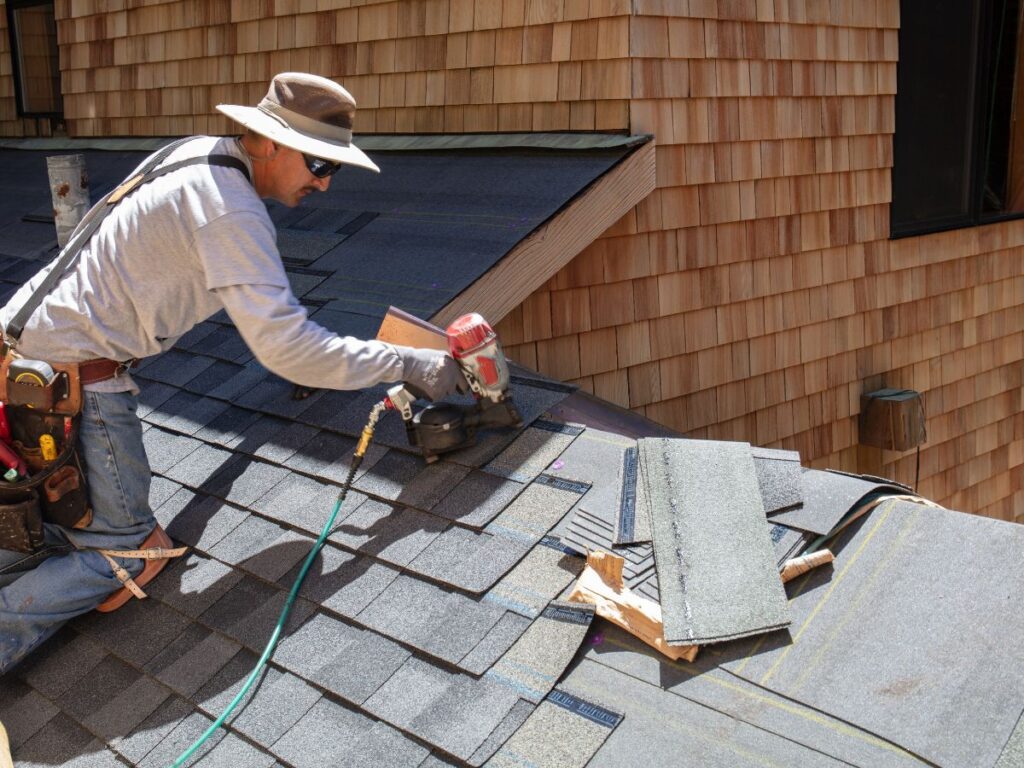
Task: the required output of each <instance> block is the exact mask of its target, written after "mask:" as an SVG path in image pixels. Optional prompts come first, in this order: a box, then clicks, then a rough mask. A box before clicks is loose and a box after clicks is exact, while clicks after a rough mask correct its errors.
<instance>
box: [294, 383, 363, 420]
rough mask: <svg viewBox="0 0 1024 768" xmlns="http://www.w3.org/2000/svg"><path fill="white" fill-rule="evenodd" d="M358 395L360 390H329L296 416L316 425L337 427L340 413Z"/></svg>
mask: <svg viewBox="0 0 1024 768" xmlns="http://www.w3.org/2000/svg"><path fill="white" fill-rule="evenodd" d="M358 397H359V392H358V391H341V390H336V389H332V390H328V391H326V392H324V394H323V397H321V398H320V399H318V400H317V401H316V402H314V403H310V405H309V407H308V408H306V409H305V410H304V411H302V412H301V413H300V414H298V416H297V417H296V418H297V419H298V420H299V421H301V422H303V423H304V424H310V425H312V426H315V427H321V428H323V429H337V418H338V415H339V414H340V413H341V412H342V411H344V410H345V408H347V407H348V406H349V405H350V404H351V403H352V402H353V401H354V400H356V399H357V398H358Z"/></svg>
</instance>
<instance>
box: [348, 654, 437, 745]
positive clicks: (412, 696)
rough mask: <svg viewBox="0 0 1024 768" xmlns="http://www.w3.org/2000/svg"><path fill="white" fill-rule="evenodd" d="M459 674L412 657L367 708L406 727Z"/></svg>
mask: <svg viewBox="0 0 1024 768" xmlns="http://www.w3.org/2000/svg"><path fill="white" fill-rule="evenodd" d="M455 678H456V674H455V673H453V672H448V671H447V670H444V669H441V668H440V667H436V666H434V665H433V664H431V663H429V662H427V661H424V660H423V659H420V658H417V657H416V656H412V657H410V658H409V660H408V661H406V662H405V664H403V665H402V666H401V668H400V669H399V670H398V671H397V672H395V674H394V675H392V676H391V679H390V680H388V681H387V682H386V683H385V684H384V685H383V686H381V688H380V689H379V690H378V691H377V692H376V693H375V694H373V696H371V697H370V698H369V699H367V700H366V702H365V703H364V704H363V709H364V710H365V711H367V712H369V713H370V714H372V715H374V716H376V717H379V718H380V719H382V720H385V721H387V722H389V723H391V724H392V725H395V726H397V727H399V728H401V729H403V730H406V731H408V730H410V728H409V726H410V725H412V722H413V721H414V720H415V719H416V718H417V717H418V716H419V715H420V714H421V713H422V712H424V711H427V710H428V709H429V708H430V707H431V705H432V704H433V703H434V701H436V700H437V699H439V698H440V697H441V696H442V695H443V694H444V693H445V691H446V690H447V689H448V686H449V685H451V683H452V681H453V680H454V679H455Z"/></svg>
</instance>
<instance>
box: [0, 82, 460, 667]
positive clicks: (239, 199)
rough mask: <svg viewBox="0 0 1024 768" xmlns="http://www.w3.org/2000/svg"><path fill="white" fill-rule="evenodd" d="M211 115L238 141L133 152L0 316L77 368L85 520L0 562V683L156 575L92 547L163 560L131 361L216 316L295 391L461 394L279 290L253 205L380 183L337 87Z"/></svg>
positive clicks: (39, 354) (428, 362)
mask: <svg viewBox="0 0 1024 768" xmlns="http://www.w3.org/2000/svg"><path fill="white" fill-rule="evenodd" d="M217 109H219V110H220V111H221V112H223V113H224V114H226V115H228V116H229V117H231V118H232V119H233V120H236V121H237V122H239V123H241V124H242V125H243V126H245V128H246V132H245V134H244V135H243V136H241V137H240V138H217V137H193V138H191V139H188V140H183V141H182V142H178V143H177V144H175V145H172V149H171V150H170V151H163V150H162V151H161V152H160V153H156V154H155V155H154V156H151V157H150V158H148V159H147V161H146V162H144V163H143V164H142V165H141V166H139V168H137V169H136V171H135V172H133V174H132V175H131V176H130V177H129V179H128V180H126V182H124V183H123V184H122V185H121V187H119V188H118V189H117V190H115V191H114V192H113V193H111V195H110V196H108V198H105V200H104V201H101V202H100V203H98V204H97V205H96V206H94V208H93V210H92V211H90V213H89V215H88V216H87V217H86V219H85V220H84V221H83V223H82V224H81V225H80V226H79V228H78V230H76V233H75V235H74V236H73V237H72V240H71V241H70V242H69V245H68V246H67V247H66V248H65V250H64V252H63V254H62V255H66V254H68V253H69V252H71V251H72V250H73V249H74V248H76V247H79V246H80V249H79V250H78V251H77V252H75V253H76V255H75V256H74V260H73V261H71V262H70V263H69V264H67V265H66V266H65V267H64V269H63V271H61V270H59V269H57V268H54V267H53V265H51V266H50V267H47V268H46V269H44V270H43V271H42V272H40V274H39V275H37V276H36V277H34V278H32V280H30V281H29V282H28V284H26V285H25V286H23V287H22V288H21V289H20V290H19V291H18V293H17V294H15V296H14V297H13V298H12V299H11V300H10V302H9V303H8V304H7V306H6V307H4V308H3V310H0V324H2V325H3V328H4V336H5V338H4V341H5V343H6V344H8V345H14V344H16V348H17V352H18V353H20V354H21V355H22V356H24V357H26V358H30V359H36V360H42V361H50V362H60V363H83V362H85V361H89V362H88V366H89V368H88V370H89V371H92V372H94V373H93V375H90V376H88V377H87V376H85V375H84V374H83V377H82V382H83V384H84V387H83V390H84V391H83V408H82V418H81V427H80V432H79V442H78V449H79V454H80V456H81V457H82V459H83V461H84V463H85V466H86V479H87V482H88V487H89V502H90V505H91V507H92V512H93V517H92V522H91V523H90V524H89V525H88V526H87V527H85V528H82V529H72V528H66V527H62V526H58V525H55V524H53V523H46V525H45V526H44V528H45V544H44V545H43V547H42V548H41V549H39V550H38V551H36V552H35V553H33V554H29V555H26V554H23V553H19V552H14V551H10V550H0V674H2V673H4V672H5V671H6V670H8V669H10V668H11V667H13V666H14V665H15V664H16V663H17V662H18V661H19V660H20V659H22V658H23V657H24V656H25V655H26V654H27V653H29V652H30V651H32V650H33V649H34V648H35V647H37V646H38V645H39V644H40V643H41V642H43V641H44V640H45V639H46V638H47V637H49V636H50V635H51V634H52V633H53V632H54V631H55V630H56V629H57V628H58V627H60V625H61V624H63V623H64V622H65V621H67V620H68V619H70V618H72V617H73V616H76V615H78V614H81V613H84V612H86V611H91V610H93V609H94V608H97V607H98V606H99V607H100V609H101V610H113V609H115V608H116V607H118V606H119V605H121V604H122V603H123V602H125V601H126V600H127V599H129V598H130V597H131V594H133V593H134V594H136V595H138V594H139V591H141V590H139V587H141V586H143V585H144V584H145V583H146V582H147V581H148V580H149V579H151V578H152V577H153V576H155V575H156V573H157V572H159V570H160V568H161V567H162V566H163V565H164V564H165V563H166V560H165V559H162V557H157V558H156V559H143V558H140V557H138V556H120V557H110V556H109V555H104V554H103V553H101V552H100V551H99V550H118V551H126V550H127V551H130V550H135V549H136V548H142V549H143V550H149V551H150V555H151V556H155V555H159V556H162V555H164V554H166V551H165V550H166V549H167V548H170V547H172V546H173V544H172V543H171V541H170V539H169V537H168V536H167V535H166V534H165V533H164V532H163V530H162V529H160V528H159V526H157V525H156V522H155V519H154V517H153V512H152V510H151V509H150V507H149V481H150V469H149V464H148V460H147V458H146V454H145V450H144V448H143V444H142V429H141V425H140V423H139V419H138V417H137V415H136V399H135V397H136V394H137V392H138V389H137V387H136V386H135V384H134V382H133V381H132V379H131V376H130V375H129V373H128V371H127V368H128V366H129V365H130V363H131V362H132V361H134V360H136V359H138V358H142V357H147V356H149V355H155V354H158V353H160V352H163V351H165V350H167V349H170V348H171V347H172V346H173V345H174V343H175V341H176V340H177V339H178V338H179V337H180V336H181V335H183V334H184V333H186V332H187V331H189V330H190V329H191V328H192V327H194V326H195V325H196V324H197V323H199V322H201V321H203V320H205V319H207V318H208V317H210V316H211V315H213V314H214V313H215V312H217V311H219V310H220V309H225V310H226V311H227V313H228V315H229V316H230V317H231V319H232V320H233V321H234V323H235V325H236V326H237V328H238V330H239V332H240V333H241V335H242V338H243V339H244V340H245V342H246V343H247V344H248V346H249V348H250V349H251V350H252V352H253V354H254V355H255V356H256V358H257V359H258V360H259V362H260V363H261V364H262V365H264V366H265V367H266V368H268V369H269V370H271V371H273V372H274V373H276V374H278V375H279V376H281V377H283V378H285V379H288V380H290V381H293V382H295V383H297V384H302V385H306V386H310V387H322V388H332V389H358V388H363V387H367V386H371V385H374V384H378V383H381V382H396V381H404V382H406V383H407V384H408V385H411V386H412V388H413V389H414V390H418V391H419V393H420V394H422V395H423V396H425V397H428V398H430V399H438V398H440V397H443V396H445V395H448V394H451V393H453V392H455V391H456V390H459V389H462V388H463V387H464V386H465V380H464V379H463V378H462V374H461V372H460V371H459V368H458V366H457V365H456V364H455V362H454V361H453V360H452V359H451V358H450V357H448V356H447V355H444V354H442V353H440V352H436V351H433V350H423V349H414V348H410V347H400V346H394V345H391V344H385V343H382V342H378V341H361V340H358V339H354V338H351V337H344V338H343V337H340V336H338V335H336V334H334V333H331V332H330V331H327V330H326V329H324V328H322V327H320V326H318V325H317V324H315V323H313V322H311V321H310V320H309V319H308V318H307V315H306V311H305V309H304V308H303V307H302V306H301V305H300V304H299V303H298V301H297V300H296V298H295V296H294V295H293V293H292V291H291V288H290V285H289V282H288V278H287V275H286V274H285V271H284V267H283V265H282V263H281V258H280V255H279V253H278V250H277V246H276V232H275V229H274V225H273V223H272V222H271V220H270V217H269V216H268V215H267V209H266V206H265V205H264V203H263V201H262V199H263V198H271V199H274V200H278V201H280V202H281V203H283V204H285V205H288V206H294V205H296V204H298V202H299V201H300V200H301V199H302V198H303V197H304V196H306V195H308V194H310V193H312V192H315V191H326V190H327V188H328V187H329V186H330V183H331V176H332V175H333V174H334V173H336V172H337V171H339V170H340V169H341V168H342V167H343V166H346V165H347V166H356V167H358V168H363V169H367V170H370V171H374V172H379V169H378V168H377V166H376V165H375V164H374V163H373V161H372V160H370V159H369V158H368V157H367V156H366V155H365V154H364V153H363V152H362V151H361V150H360V149H359V148H358V147H356V146H355V145H354V144H353V143H352V125H353V118H354V116H355V109H356V103H355V100H354V99H353V98H352V96H351V95H350V94H349V93H348V91H346V90H345V89H344V88H342V87H341V86H340V85H338V84H337V83H334V82H332V81H331V80H327V79H325V78H322V77H317V76H315V75H308V74H302V73H292V72H289V73H283V74H279V75H277V76H276V77H275V78H274V79H273V81H272V82H271V84H270V89H269V91H268V92H267V95H266V97H264V99H263V100H262V101H261V102H260V103H259V104H258V105H257V106H256V107H242V106H232V105H226V104H222V105H220V106H218V107H217ZM76 241H81V242H78V243H77V244H76ZM51 271H52V272H53V273H54V275H53V277H52V278H51V281H50V282H48V281H47V280H46V278H47V276H48V274H49V273H50V272H51ZM22 321H23V322H22ZM21 327H23V331H22V332H20V335H19V330H18V329H20V328H21ZM81 370H83V371H84V370H86V366H84V365H83V366H81ZM156 548H159V549H158V550H157V549H156ZM154 550H156V551H155V552H154ZM144 563H145V565H146V568H145V570H143V564H144ZM118 574H119V575H118ZM129 588H130V589H131V591H130V592H129V591H128V590H129ZM137 590H138V591H137ZM101 604H102V605H101Z"/></svg>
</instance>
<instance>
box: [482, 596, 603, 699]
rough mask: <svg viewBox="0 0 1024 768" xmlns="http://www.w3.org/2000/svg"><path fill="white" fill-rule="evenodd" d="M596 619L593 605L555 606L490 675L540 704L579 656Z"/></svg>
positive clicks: (547, 611) (545, 610)
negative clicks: (581, 645)
mask: <svg viewBox="0 0 1024 768" xmlns="http://www.w3.org/2000/svg"><path fill="white" fill-rule="evenodd" d="M593 618H594V607H593V606H591V605H581V604H579V603H561V602H554V603H551V604H550V605H549V606H548V607H547V608H545V609H544V611H543V612H542V613H541V615H540V617H539V618H538V619H537V620H536V621H534V622H533V624H531V625H530V627H529V628H528V629H527V630H526V631H525V632H524V633H523V634H522V636H521V637H520V638H519V639H518V640H516V642H515V644H514V645H513V646H512V647H511V648H510V649H509V650H508V652H507V653H506V654H505V655H504V656H502V657H501V658H500V659H499V660H498V661H497V662H496V663H495V664H494V666H493V667H491V669H490V670H489V671H488V672H487V676H488V677H492V678H493V679H495V680H497V681H499V682H501V683H504V684H505V685H508V686H510V687H511V688H512V689H513V690H515V691H516V692H517V693H518V694H519V695H520V696H522V697H523V698H524V699H526V700H527V701H531V702H533V703H534V704H539V703H540V702H541V701H542V700H543V699H544V697H545V696H547V695H548V693H549V692H550V691H551V689H552V688H553V687H554V685H555V683H556V682H557V681H558V678H559V677H561V676H562V673H563V672H564V671H565V668H566V667H567V666H568V665H569V662H570V661H572V658H573V656H575V655H576V652H577V651H578V650H579V648H580V643H582V642H583V638H584V636H585V635H586V634H587V629H588V628H589V627H590V623H591V621H593Z"/></svg>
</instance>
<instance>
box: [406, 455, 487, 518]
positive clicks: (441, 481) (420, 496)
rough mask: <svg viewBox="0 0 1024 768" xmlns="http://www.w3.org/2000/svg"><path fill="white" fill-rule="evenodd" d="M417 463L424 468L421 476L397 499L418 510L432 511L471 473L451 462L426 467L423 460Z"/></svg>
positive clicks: (413, 480) (407, 484)
mask: <svg viewBox="0 0 1024 768" xmlns="http://www.w3.org/2000/svg"><path fill="white" fill-rule="evenodd" d="M417 461H419V462H420V466H421V467H422V468H421V469H420V472H419V474H417V475H416V476H415V477H413V478H412V479H411V480H409V481H408V482H407V483H406V484H405V487H404V488H402V490H401V492H400V493H399V494H398V497H397V499H396V500H397V501H398V503H400V504H405V505H406V506H409V507H415V508H416V509H431V508H432V507H433V506H434V505H435V504H437V502H439V501H440V500H441V499H443V498H444V497H445V496H446V495H447V494H448V492H449V491H450V490H451V489H452V488H454V487H455V486H456V485H458V484H459V483H460V482H462V479H463V478H464V477H465V476H466V475H467V474H468V473H469V467H465V466H462V465H461V464H454V463H452V462H450V461H437V462H435V463H433V464H428V465H426V466H425V467H424V466H422V460H421V459H419V458H417Z"/></svg>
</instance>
